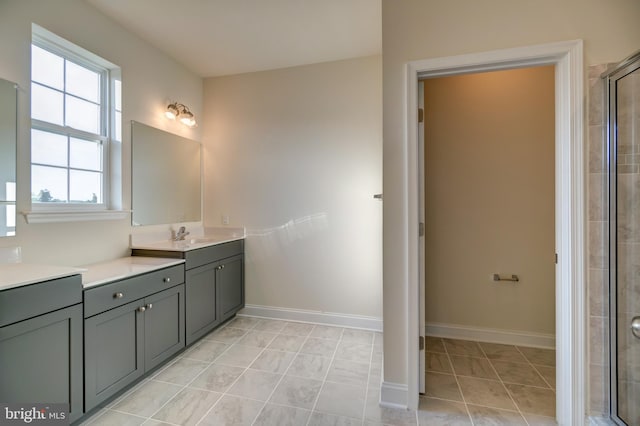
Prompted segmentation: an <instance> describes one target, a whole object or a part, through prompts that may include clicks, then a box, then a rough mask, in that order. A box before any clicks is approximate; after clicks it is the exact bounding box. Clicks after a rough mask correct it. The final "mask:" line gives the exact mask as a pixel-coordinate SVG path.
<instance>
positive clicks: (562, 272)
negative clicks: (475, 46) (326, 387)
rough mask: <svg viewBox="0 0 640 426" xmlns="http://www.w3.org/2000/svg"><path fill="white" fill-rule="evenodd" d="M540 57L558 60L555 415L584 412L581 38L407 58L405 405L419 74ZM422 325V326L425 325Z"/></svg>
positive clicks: (414, 340)
mask: <svg viewBox="0 0 640 426" xmlns="http://www.w3.org/2000/svg"><path fill="white" fill-rule="evenodd" d="M539 65H554V66H555V172H556V180H555V223H556V230H555V235H556V236H555V245H556V253H557V254H558V261H557V265H556V297H555V299H556V418H557V420H558V423H559V424H560V425H573V424H583V423H584V421H585V415H586V398H587V395H588V392H585V389H586V382H585V366H586V363H585V361H586V360H585V358H586V356H585V355H586V336H585V330H586V324H585V322H586V321H585V318H586V316H585V315H586V310H585V294H586V290H585V287H586V286H585V282H586V281H585V279H586V273H585V271H586V262H585V224H586V222H585V199H586V197H585V194H586V193H585V185H584V141H583V139H584V135H583V134H584V107H583V102H584V83H583V80H584V75H583V73H584V65H583V46H582V40H571V41H564V42H557V43H549V44H542V45H535V46H525V47H517V48H510V49H501V50H494V51H488V52H482V53H473V54H467V55H459V56H449V57H440V58H432V59H424V60H418V61H411V62H408V63H407V64H406V66H405V71H406V73H405V101H406V103H405V110H404V118H405V136H404V143H405V168H406V173H407V174H406V179H407V180H406V185H407V192H406V197H407V207H408V209H407V211H408V213H409V217H408V222H407V227H406V229H405V231H406V237H407V241H408V247H407V249H408V262H407V268H408V271H407V272H408V291H407V296H408V299H407V306H408V309H407V324H408V330H407V333H408V335H407V357H408V359H407V366H408V369H407V370H408V371H407V374H408V377H407V390H408V395H407V405H408V407H409V408H410V409H417V407H418V402H419V399H418V398H419V377H418V376H419V359H418V358H419V336H420V330H419V322H420V321H419V310H420V309H419V294H420V278H419V268H420V260H419V235H418V232H419V230H418V226H419V225H418V223H419V218H418V214H419V189H418V188H419V182H418V176H419V163H418V161H419V157H418V152H417V151H418V143H417V139H418V135H417V133H418V132H417V126H416V116H417V109H418V80H419V79H420V78H424V77H436V76H443V77H444V76H450V75H459V74H467V73H476V72H483V71H497V70H506V69H513V68H522V67H532V66H539ZM422 332H423V333H424V330H423V331H422Z"/></svg>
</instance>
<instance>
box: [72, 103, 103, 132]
mask: <svg viewBox="0 0 640 426" xmlns="http://www.w3.org/2000/svg"><path fill="white" fill-rule="evenodd" d="M65 98H66V101H67V105H66V107H67V116H66V125H67V126H69V127H73V128H74V129H78V130H84V131H86V132H91V133H98V134H99V133H100V108H99V106H98V105H96V104H93V103H91V102H87V101H83V100H82V99H78V98H74V97H73V96H69V95H67V96H65Z"/></svg>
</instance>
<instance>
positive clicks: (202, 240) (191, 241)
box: [185, 237, 220, 244]
mask: <svg viewBox="0 0 640 426" xmlns="http://www.w3.org/2000/svg"><path fill="white" fill-rule="evenodd" d="M219 240H220V238H216V237H208V238H207V237H202V238H191V239H187V240H185V241H187V242H188V243H189V244H203V243H204V244H206V243H215V242H216V241H219Z"/></svg>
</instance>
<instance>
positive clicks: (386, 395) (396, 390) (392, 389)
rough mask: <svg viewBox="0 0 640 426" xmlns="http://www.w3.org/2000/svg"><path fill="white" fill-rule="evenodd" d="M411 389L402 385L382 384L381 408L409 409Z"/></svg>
mask: <svg viewBox="0 0 640 426" xmlns="http://www.w3.org/2000/svg"><path fill="white" fill-rule="evenodd" d="M408 394H409V388H408V386H407V385H403V384H400V383H391V382H382V385H380V403H379V404H380V406H381V407H386V408H396V409H398V408H399V409H403V410H406V409H408V407H407V398H408Z"/></svg>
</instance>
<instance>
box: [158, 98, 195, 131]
mask: <svg viewBox="0 0 640 426" xmlns="http://www.w3.org/2000/svg"><path fill="white" fill-rule="evenodd" d="M164 115H166V116H167V118H169V119H171V120H175V119H176V118H179V119H180V121H181V122H182V124H184V125H185V126H189V127H194V126H195V125H196V118H195V116H194V115H193V113H192V112H191V111H189V107H187V106H186V105H184V104H181V103H178V102H173V103H170V104H169V105H167V110H166V111H165V113H164Z"/></svg>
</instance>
